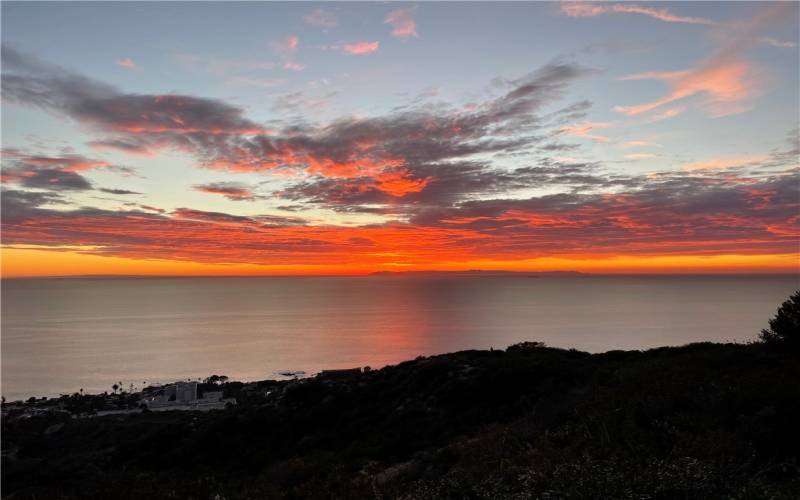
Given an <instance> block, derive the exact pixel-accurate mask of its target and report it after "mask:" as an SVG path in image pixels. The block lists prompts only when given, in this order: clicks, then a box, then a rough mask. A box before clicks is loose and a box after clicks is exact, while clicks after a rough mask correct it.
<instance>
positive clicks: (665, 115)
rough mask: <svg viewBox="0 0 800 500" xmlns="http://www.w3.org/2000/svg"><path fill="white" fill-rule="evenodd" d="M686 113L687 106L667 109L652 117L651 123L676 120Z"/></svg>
mask: <svg viewBox="0 0 800 500" xmlns="http://www.w3.org/2000/svg"><path fill="white" fill-rule="evenodd" d="M684 111H686V106H676V107H674V108H667V109H665V110H664V111H662V112H660V113H656V114H654V115H653V116H652V117H650V120H649V121H650V123H655V122H660V121H661V120H668V119H670V118H675V117H676V116H678V115H681V114H683V112H684Z"/></svg>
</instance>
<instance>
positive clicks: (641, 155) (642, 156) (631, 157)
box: [623, 153, 658, 161]
mask: <svg viewBox="0 0 800 500" xmlns="http://www.w3.org/2000/svg"><path fill="white" fill-rule="evenodd" d="M657 157H658V155H657V154H655V153H631V154H627V155H624V156H623V158H625V159H626V160H631V161H640V160H649V159H652V158H657Z"/></svg>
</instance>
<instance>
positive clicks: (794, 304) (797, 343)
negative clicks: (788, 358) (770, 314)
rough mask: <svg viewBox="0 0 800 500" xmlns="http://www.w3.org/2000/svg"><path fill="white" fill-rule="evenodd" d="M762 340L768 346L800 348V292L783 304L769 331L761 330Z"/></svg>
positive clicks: (771, 321)
mask: <svg viewBox="0 0 800 500" xmlns="http://www.w3.org/2000/svg"><path fill="white" fill-rule="evenodd" d="M761 340H763V341H764V342H766V343H767V344H773V345H786V346H789V347H795V348H798V347H800V290H798V291H796V292H795V293H794V294H792V296H791V297H789V299H788V300H786V302H784V303H783V304H781V306H780V307H779V308H778V312H777V313H776V314H775V317H774V318H772V319H771V320H769V329H768V330H761Z"/></svg>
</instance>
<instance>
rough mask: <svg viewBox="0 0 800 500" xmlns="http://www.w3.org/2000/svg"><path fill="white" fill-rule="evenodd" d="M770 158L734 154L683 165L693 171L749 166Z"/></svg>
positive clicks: (685, 168) (684, 168) (687, 169)
mask: <svg viewBox="0 0 800 500" xmlns="http://www.w3.org/2000/svg"><path fill="white" fill-rule="evenodd" d="M768 158H769V156H768V155H749V156H734V157H726V158H714V159H712V160H705V161H698V162H694V163H687V164H685V165H683V167H682V168H683V170H686V171H688V172H693V171H697V170H720V169H727V168H735V167H747V166H753V165H757V164H759V163H762V162H765V161H766V160H767V159H768Z"/></svg>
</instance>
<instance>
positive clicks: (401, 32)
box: [383, 7, 419, 39]
mask: <svg viewBox="0 0 800 500" xmlns="http://www.w3.org/2000/svg"><path fill="white" fill-rule="evenodd" d="M416 11H417V8H416V7H407V8H403V9H396V10H393V11H391V12H389V13H388V14H386V18H385V19H384V21H383V22H384V23H386V24H390V25H391V26H392V28H393V29H392V36H393V37H395V38H400V39H407V38H410V37H418V36H419V34H418V33H417V22H416V21H415V20H414V14H415V13H416Z"/></svg>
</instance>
